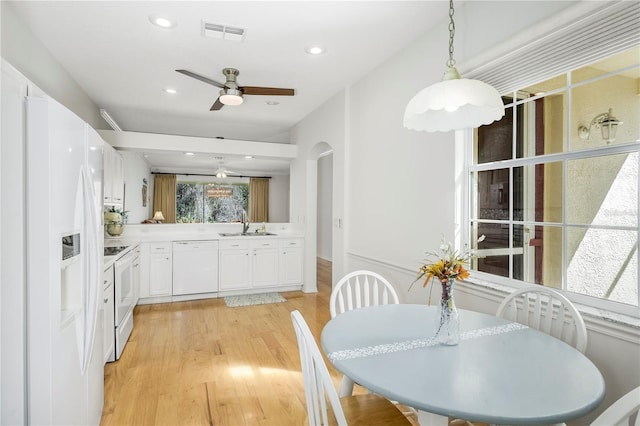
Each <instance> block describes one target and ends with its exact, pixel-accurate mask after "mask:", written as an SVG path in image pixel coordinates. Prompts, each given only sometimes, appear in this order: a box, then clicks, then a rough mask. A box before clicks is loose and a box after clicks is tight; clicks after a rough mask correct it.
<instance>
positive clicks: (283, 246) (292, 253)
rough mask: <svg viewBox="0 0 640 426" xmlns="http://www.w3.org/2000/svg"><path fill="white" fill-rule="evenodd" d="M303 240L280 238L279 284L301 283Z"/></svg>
mask: <svg viewBox="0 0 640 426" xmlns="http://www.w3.org/2000/svg"><path fill="white" fill-rule="evenodd" d="M303 249H304V240H303V239H302V238H291V239H281V240H280V284H302V275H303V270H304V268H303V265H304V257H303Z"/></svg>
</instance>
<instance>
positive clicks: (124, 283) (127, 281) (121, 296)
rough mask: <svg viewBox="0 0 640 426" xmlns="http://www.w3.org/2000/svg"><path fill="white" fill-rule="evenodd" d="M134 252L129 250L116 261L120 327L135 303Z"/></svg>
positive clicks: (117, 324) (117, 309) (116, 294)
mask: <svg viewBox="0 0 640 426" xmlns="http://www.w3.org/2000/svg"><path fill="white" fill-rule="evenodd" d="M134 257H135V253H134V252H129V253H127V254H125V255H124V256H122V257H121V258H120V259H118V260H116V262H115V296H116V297H115V326H116V327H118V326H119V325H120V324H121V323H122V320H123V319H124V318H125V317H126V316H127V313H128V312H129V311H130V310H132V309H133V307H134V304H135V293H134V286H133V284H134V283H133V259H134Z"/></svg>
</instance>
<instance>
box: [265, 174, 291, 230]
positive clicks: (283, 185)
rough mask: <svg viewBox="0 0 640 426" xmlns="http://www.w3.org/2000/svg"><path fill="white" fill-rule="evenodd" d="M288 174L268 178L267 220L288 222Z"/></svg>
mask: <svg viewBox="0 0 640 426" xmlns="http://www.w3.org/2000/svg"><path fill="white" fill-rule="evenodd" d="M289 181H290V179H289V175H273V176H271V179H269V222H276V223H286V222H289Z"/></svg>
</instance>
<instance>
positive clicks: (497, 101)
mask: <svg viewBox="0 0 640 426" xmlns="http://www.w3.org/2000/svg"><path fill="white" fill-rule="evenodd" d="M503 116H504V103H503V102H502V98H501V97H500V94H499V93H498V91H497V90H496V89H494V88H493V87H492V86H490V85H488V84H486V83H483V82H482V81H479V80H471V79H466V78H454V79H449V80H443V81H441V82H439V83H436V84H433V85H431V86H429V87H426V88H425V89H422V90H421V91H420V92H418V94H417V95H415V96H414V97H413V99H411V101H409V104H408V105H407V108H406V109H405V112H404V127H406V128H408V129H413V130H423V131H427V132H448V131H450V130H461V129H466V128H475V127H479V126H482V125H485V124H490V123H493V122H494V121H496V120H499V119H500V118H502V117H503Z"/></svg>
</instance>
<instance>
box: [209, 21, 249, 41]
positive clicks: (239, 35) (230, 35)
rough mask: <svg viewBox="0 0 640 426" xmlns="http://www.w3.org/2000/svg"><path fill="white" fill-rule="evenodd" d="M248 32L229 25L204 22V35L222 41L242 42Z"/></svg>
mask: <svg viewBox="0 0 640 426" xmlns="http://www.w3.org/2000/svg"><path fill="white" fill-rule="evenodd" d="M246 33H247V30H245V29H244V28H238V27H231V26H229V25H222V24H214V23H212V22H206V21H202V35H203V36H204V37H211V38H217V39H220V40H229V41H240V42H241V41H242V40H243V39H244V35H245V34H246Z"/></svg>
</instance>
